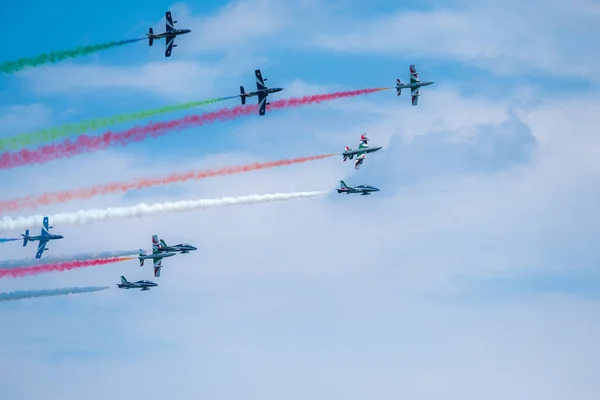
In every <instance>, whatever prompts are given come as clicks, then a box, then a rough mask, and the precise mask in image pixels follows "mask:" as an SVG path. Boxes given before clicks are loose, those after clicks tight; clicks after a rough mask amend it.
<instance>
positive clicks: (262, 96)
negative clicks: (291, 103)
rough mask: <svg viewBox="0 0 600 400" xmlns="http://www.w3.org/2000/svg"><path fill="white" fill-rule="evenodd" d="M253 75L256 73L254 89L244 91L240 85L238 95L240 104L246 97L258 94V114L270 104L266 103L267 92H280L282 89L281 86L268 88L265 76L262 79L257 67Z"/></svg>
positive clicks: (243, 102) (261, 113) (244, 102)
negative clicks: (240, 100)
mask: <svg viewBox="0 0 600 400" xmlns="http://www.w3.org/2000/svg"><path fill="white" fill-rule="evenodd" d="M254 75H256V91H254V92H248V93H246V91H245V90H244V87H243V86H240V97H241V98H242V104H246V97H254V96H258V104H259V105H260V108H259V110H258V113H259V114H260V115H265V111H266V109H267V106H268V105H269V104H271V103H267V96H269V93H275V92H281V91H282V90H283V89H282V88H268V87H267V86H266V85H265V82H266V81H267V78H265V79H263V77H262V74H261V72H260V69H257V70H256V71H254Z"/></svg>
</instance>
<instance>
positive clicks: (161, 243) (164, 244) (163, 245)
mask: <svg viewBox="0 0 600 400" xmlns="http://www.w3.org/2000/svg"><path fill="white" fill-rule="evenodd" d="M160 246H161V247H169V246H167V244H166V243H165V241H164V240H162V239H160Z"/></svg>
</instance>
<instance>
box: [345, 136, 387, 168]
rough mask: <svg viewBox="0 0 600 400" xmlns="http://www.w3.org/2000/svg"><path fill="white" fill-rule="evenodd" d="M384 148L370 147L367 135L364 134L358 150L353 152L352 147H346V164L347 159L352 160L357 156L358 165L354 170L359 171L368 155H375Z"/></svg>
mask: <svg viewBox="0 0 600 400" xmlns="http://www.w3.org/2000/svg"><path fill="white" fill-rule="evenodd" d="M382 148H383V147H382V146H379V147H369V138H368V137H367V134H366V133H363V134H362V135H361V136H360V144H359V145H358V149H356V150H352V149H351V148H350V147H348V146H346V150H345V151H344V152H343V153H342V156H343V157H344V158H343V161H344V162H346V160H347V159H350V160H352V158H354V156H356V164H355V165H354V169H358V168H359V167H360V165H361V164H362V163H363V162H364V161H365V157H367V154H369V153H374V152H376V151H379V150H381V149H382Z"/></svg>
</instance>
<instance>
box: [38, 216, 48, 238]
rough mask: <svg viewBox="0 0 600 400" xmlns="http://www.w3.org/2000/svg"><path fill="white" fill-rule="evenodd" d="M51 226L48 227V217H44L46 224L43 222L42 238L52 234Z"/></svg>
mask: <svg viewBox="0 0 600 400" xmlns="http://www.w3.org/2000/svg"><path fill="white" fill-rule="evenodd" d="M49 226H50V225H48V217H44V222H42V230H41V232H40V236H46V235H48V233H49V232H50V228H49Z"/></svg>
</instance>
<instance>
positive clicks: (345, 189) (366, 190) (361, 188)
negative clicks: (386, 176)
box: [336, 181, 379, 196]
mask: <svg viewBox="0 0 600 400" xmlns="http://www.w3.org/2000/svg"><path fill="white" fill-rule="evenodd" d="M336 190H337V192H338V193H346V194H350V193H360V194H361V195H362V196H367V195H370V194H371V192H379V189H378V188H376V187H374V186H371V185H358V186H354V187H352V186H348V185H346V182H344V181H340V188H339V189H336Z"/></svg>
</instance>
